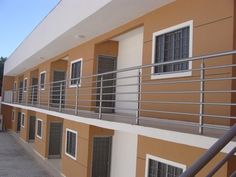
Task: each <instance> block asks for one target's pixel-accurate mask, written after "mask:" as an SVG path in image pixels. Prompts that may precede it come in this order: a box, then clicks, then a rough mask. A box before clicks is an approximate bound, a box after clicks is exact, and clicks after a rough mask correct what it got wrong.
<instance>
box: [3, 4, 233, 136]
mask: <svg viewBox="0 0 236 177" xmlns="http://www.w3.org/2000/svg"><path fill="white" fill-rule="evenodd" d="M77 3H78V4H77ZM90 3H91V4H93V3H92V2H90V1H88V2H87V1H86V2H83V1H76V2H66V1H61V2H60V3H59V4H58V6H57V7H56V8H55V9H54V10H53V11H52V12H51V13H50V14H49V15H48V16H47V17H46V18H45V19H44V21H42V22H41V23H40V24H39V26H38V27H37V28H36V29H35V30H34V31H33V32H32V33H31V34H30V35H29V36H28V37H27V38H26V39H25V41H23V43H22V44H21V45H20V46H19V47H18V48H17V49H16V51H15V52H14V53H13V54H12V55H11V56H10V58H9V59H8V61H7V62H6V67H5V71H4V73H5V77H4V93H5V94H4V102H5V103H7V102H10V103H11V104H16V105H25V106H29V107H38V108H40V109H47V110H50V111H58V112H64V113H67V114H75V115H79V116H80V117H87V118H99V119H105V120H109V121H118V122H125V123H131V124H140V125H144V126H151V127H160V128H165V129H172V130H173V129H174V130H176V131H184V132H188V133H189V132H190V133H198V132H200V133H203V131H202V129H203V128H204V127H205V128H206V129H207V130H208V133H209V134H211V135H212V136H218V135H219V132H220V131H219V130H225V129H228V128H229V126H231V125H233V124H234V123H235V118H236V117H235V110H234V107H235V99H236V97H235V88H234V87H235V82H234V77H235V56H234V55H235V51H234V50H235V42H236V41H235V39H236V38H235V29H236V28H235V27H234V26H235V22H236V21H235V3H234V1H233V0H217V1H214V0H207V1H204V0H177V1H159V0H158V1H148V2H144V1H135V2H134V1H132V0H128V1H127V0H126V1H123V0H122V1H116V0H113V1H108V0H107V1H105V0H104V1H101V3H100V1H99V3H98V2H97V1H96V2H95V4H93V5H92V6H91V9H90V8H88V11H90V12H85V11H86V10H83V9H85V7H87V6H88V5H91V4H90ZM134 4H135V5H134ZM131 5H132V6H131ZM75 7H79V8H81V11H78V9H77V8H75ZM131 7H132V10H130V8H131ZM68 9H71V10H70V11H69V10H68ZM86 9H87V8H86ZM77 11H78V13H75V12H77ZM62 14H63V17H62ZM111 14H112V15H111ZM59 19H60V20H59ZM52 29H53V30H52ZM45 31H46V32H45ZM225 51H232V52H225ZM221 52H222V53H221ZM219 53H220V54H219ZM208 54H215V55H208ZM198 56H199V57H198ZM170 123H171V124H170ZM189 127H193V128H189ZM214 128H217V131H214V132H212V129H214Z"/></svg>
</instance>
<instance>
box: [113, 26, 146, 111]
mask: <svg viewBox="0 0 236 177" xmlns="http://www.w3.org/2000/svg"><path fill="white" fill-rule="evenodd" d="M115 39H117V40H118V41H119V52H118V59H117V69H118V70H119V69H124V68H129V67H133V66H140V65H141V64H142V50H143V28H138V29H135V30H133V31H130V32H128V33H125V34H124V35H121V36H118V37H117V38H115ZM137 75H138V72H137V71H136V70H133V71H128V72H122V73H118V74H117V77H118V78H122V77H127V76H137ZM126 84H138V78H137V77H134V78H128V79H120V80H117V85H126ZM116 92H117V93H122V92H134V93H137V92H138V85H135V86H126V87H117V88H116ZM116 99H117V100H126V101H130V100H137V99H138V94H129V95H127V94H116ZM116 108H120V109H117V110H116V112H118V113H128V114H132V115H135V114H136V111H133V110H125V108H126V109H127V108H128V109H137V108H138V103H131V102H117V103H116Z"/></svg>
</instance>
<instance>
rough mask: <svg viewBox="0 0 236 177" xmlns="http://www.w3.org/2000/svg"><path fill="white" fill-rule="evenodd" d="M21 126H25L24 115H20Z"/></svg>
mask: <svg viewBox="0 0 236 177" xmlns="http://www.w3.org/2000/svg"><path fill="white" fill-rule="evenodd" d="M21 125H22V126H25V115H24V114H22V119H21Z"/></svg>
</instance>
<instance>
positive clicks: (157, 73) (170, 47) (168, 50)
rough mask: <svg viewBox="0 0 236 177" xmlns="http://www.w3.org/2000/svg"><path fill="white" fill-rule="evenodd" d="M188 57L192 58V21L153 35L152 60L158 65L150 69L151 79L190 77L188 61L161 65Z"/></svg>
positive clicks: (189, 63)
mask: <svg viewBox="0 0 236 177" xmlns="http://www.w3.org/2000/svg"><path fill="white" fill-rule="evenodd" d="M189 57H192V21H189V22H185V23H182V24H179V25H176V26H173V27H170V28H167V29H164V30H161V31H158V32H156V33H154V34H153V59H152V60H153V63H155V64H158V63H160V65H158V66H154V67H153V68H152V71H153V72H152V78H153V79H155V78H164V77H178V76H188V75H191V68H192V66H191V65H192V63H191V62H189V61H181V62H177V63H173V64H165V65H162V64H161V63H165V62H175V61H178V60H182V59H186V58H189ZM183 73H184V74H183Z"/></svg>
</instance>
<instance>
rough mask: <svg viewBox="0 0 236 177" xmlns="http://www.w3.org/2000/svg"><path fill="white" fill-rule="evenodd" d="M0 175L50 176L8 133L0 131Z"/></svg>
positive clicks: (20, 176) (8, 176)
mask: <svg viewBox="0 0 236 177" xmlns="http://www.w3.org/2000/svg"><path fill="white" fill-rule="evenodd" d="M0 177H50V174H49V173H48V172H47V171H46V170H45V169H44V168H43V167H42V166H41V165H40V164H39V163H38V162H37V161H36V160H35V159H34V158H33V157H32V156H30V155H29V154H28V153H27V152H26V151H25V150H24V149H23V148H22V146H21V145H20V144H19V143H18V142H17V141H16V140H15V138H14V137H12V136H11V135H10V134H8V133H3V132H0Z"/></svg>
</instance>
